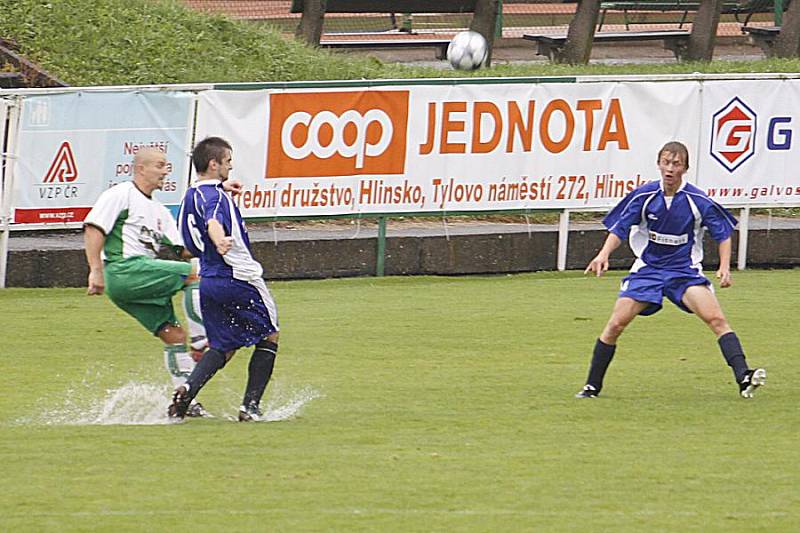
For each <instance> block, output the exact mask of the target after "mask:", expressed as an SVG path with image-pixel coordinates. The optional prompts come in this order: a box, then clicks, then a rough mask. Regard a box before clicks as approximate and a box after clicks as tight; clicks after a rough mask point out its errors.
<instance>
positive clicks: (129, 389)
mask: <svg viewBox="0 0 800 533" xmlns="http://www.w3.org/2000/svg"><path fill="white" fill-rule="evenodd" d="M271 386H272V384H271ZM275 390H276V393H274V394H273V393H271V391H269V390H268V393H267V394H268V395H269V398H268V399H267V405H266V409H265V415H266V417H265V419H266V420H265V421H267V422H279V421H283V420H289V419H291V418H294V417H296V416H298V415H299V413H300V412H301V411H302V409H303V408H304V407H305V406H306V405H307V404H308V403H309V402H311V401H312V400H314V399H316V398H319V397H321V394H320V393H319V392H318V391H317V390H315V389H313V388H312V387H309V386H306V387H303V388H302V389H300V390H299V391H287V390H285V387H275ZM87 396H89V393H88V391H83V393H81V392H80V391H76V390H74V389H70V390H67V391H66V392H65V393H64V395H63V398H64V399H63V402H62V404H61V405H59V406H56V407H54V408H50V409H46V410H44V411H43V412H41V413H40V414H39V415H37V416H34V417H26V418H24V419H18V420H17V421H16V423H17V424H22V425H27V424H41V425H47V426H84V425H163V424H171V423H174V421H172V420H170V419H169V418H168V417H167V415H166V410H167V406H168V405H169V401H170V398H169V391H168V389H167V388H166V387H165V386H164V385H162V384H157V385H156V384H152V383H137V382H133V381H131V382H129V383H126V384H125V385H123V386H121V387H119V388H116V389H110V390H107V391H106V394H105V396H104V397H103V398H101V399H98V400H86V399H85V398H86V397H87ZM200 399H201V400H202V398H200ZM48 403H53V402H52V401H50V402H48ZM210 407H211V406H209V405H208V404H206V409H209V408H210ZM237 409H238V406H236V407H234V408H232V409H231V410H230V412H233V413H236V412H237ZM210 412H211V414H212V415H214V414H215V413H214V410H213V408H211V409H210ZM218 416H219V415H218ZM224 419H227V420H230V419H232V420H236V419H237V418H236V417H235V416H232V417H230V416H229V417H225V418H224Z"/></svg>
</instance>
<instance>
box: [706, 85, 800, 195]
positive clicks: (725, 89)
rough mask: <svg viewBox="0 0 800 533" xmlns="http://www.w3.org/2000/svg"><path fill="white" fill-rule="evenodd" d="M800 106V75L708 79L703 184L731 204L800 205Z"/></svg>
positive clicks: (710, 191)
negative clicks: (776, 78)
mask: <svg viewBox="0 0 800 533" xmlns="http://www.w3.org/2000/svg"><path fill="white" fill-rule="evenodd" d="M799 109H800V80H757V81H738V82H731V81H706V82H704V83H703V115H702V116H703V121H702V128H701V133H700V142H699V146H698V147H697V151H698V158H697V169H698V170H697V175H698V177H699V185H700V186H701V187H702V188H703V189H704V190H706V191H707V192H708V193H709V194H710V195H712V197H714V198H715V199H716V200H717V201H719V202H721V203H723V204H726V205H748V204H758V205H762V206H763V205H769V204H773V203H774V204H787V205H798V203H800V151H798V149H797V143H798V142H800V135H799V134H798V133H799V132H798V131H797V130H796V128H797V125H798V116H797V112H798V110H799ZM726 119H727V120H726ZM726 123H727V126H726Z"/></svg>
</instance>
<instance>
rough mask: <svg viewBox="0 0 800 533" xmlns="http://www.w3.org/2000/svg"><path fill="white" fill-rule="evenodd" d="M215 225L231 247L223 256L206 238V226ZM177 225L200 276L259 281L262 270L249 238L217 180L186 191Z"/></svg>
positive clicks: (234, 208) (236, 211) (236, 212)
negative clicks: (197, 262) (228, 240)
mask: <svg viewBox="0 0 800 533" xmlns="http://www.w3.org/2000/svg"><path fill="white" fill-rule="evenodd" d="M212 219H213V220H216V221H218V222H219V223H220V224H221V225H222V227H223V228H224V229H225V235H226V236H229V237H233V246H232V248H231V249H230V251H228V253H226V254H225V255H220V254H219V252H217V247H216V246H214V243H213V242H212V241H211V238H210V237H209V235H208V222H209V221H210V220H212ZM178 224H179V228H180V231H181V235H182V236H183V241H184V243H185V245H186V248H187V249H188V250H189V252H191V253H192V255H194V256H195V257H199V258H200V276H202V277H232V278H234V279H238V280H242V281H251V280H254V279H258V278H261V276H262V274H263V268H262V267H261V264H260V263H259V262H258V261H256V260H255V259H254V258H253V254H252V253H251V252H250V238H249V237H248V235H247V229H246V228H245V225H244V220H242V214H241V213H240V212H239V208H238V207H237V206H236V204H234V203H233V200H232V199H231V197H230V195H228V193H226V192H225V191H224V190H223V189H222V182H220V181H219V180H203V181H199V182H197V183H195V184H194V185H193V186H191V187H189V189H188V190H187V191H186V195H185V196H184V197H183V203H182V204H181V211H180V213H179V214H178Z"/></svg>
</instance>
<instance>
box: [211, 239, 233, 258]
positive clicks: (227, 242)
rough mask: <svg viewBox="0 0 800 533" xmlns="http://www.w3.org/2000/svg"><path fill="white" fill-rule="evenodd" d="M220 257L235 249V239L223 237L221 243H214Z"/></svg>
mask: <svg viewBox="0 0 800 533" xmlns="http://www.w3.org/2000/svg"><path fill="white" fill-rule="evenodd" d="M214 244H215V246H216V247H217V253H219V255H225V254H227V253H228V252H229V251H230V250H231V248H233V237H223V238H222V240H221V241H219V242H217V243H214Z"/></svg>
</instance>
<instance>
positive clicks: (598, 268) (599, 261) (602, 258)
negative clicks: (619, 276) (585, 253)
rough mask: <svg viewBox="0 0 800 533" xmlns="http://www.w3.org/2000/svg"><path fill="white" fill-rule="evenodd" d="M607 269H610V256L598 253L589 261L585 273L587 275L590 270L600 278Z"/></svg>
mask: <svg viewBox="0 0 800 533" xmlns="http://www.w3.org/2000/svg"><path fill="white" fill-rule="evenodd" d="M607 270H608V256H607V255H604V254H597V255H596V256H595V258H594V259H592V260H591V261H590V262H589V265H588V266H587V267H586V270H584V271H583V274H584V275H586V274H588V273H589V272H594V273H595V275H596V276H597V277H598V278H599V277H600V276H602V275H603V273H604V272H606V271H607Z"/></svg>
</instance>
